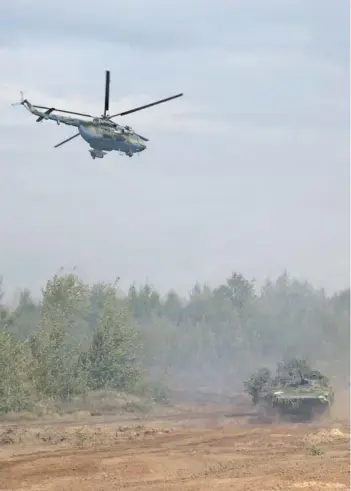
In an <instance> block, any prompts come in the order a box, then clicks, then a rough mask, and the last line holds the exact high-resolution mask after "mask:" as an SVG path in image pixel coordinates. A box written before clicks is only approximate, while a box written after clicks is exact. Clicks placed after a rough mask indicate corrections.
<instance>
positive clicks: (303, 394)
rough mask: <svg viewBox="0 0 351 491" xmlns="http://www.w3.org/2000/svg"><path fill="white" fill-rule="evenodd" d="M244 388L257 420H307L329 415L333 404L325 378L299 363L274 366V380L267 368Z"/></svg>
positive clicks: (327, 381)
mask: <svg viewBox="0 0 351 491" xmlns="http://www.w3.org/2000/svg"><path fill="white" fill-rule="evenodd" d="M245 387H246V391H247V392H248V393H249V394H250V395H251V398H252V402H253V404H254V405H256V406H258V408H259V417H260V419H261V420H262V419H263V420H265V421H267V422H271V421H273V420H275V421H276V420H279V419H281V420H290V421H310V420H313V419H315V418H318V417H320V416H321V415H322V414H329V411H330V408H331V405H332V404H333V402H334V392H333V389H332V387H331V386H330V384H329V380H328V378H327V377H326V376H324V375H322V374H321V373H320V372H319V371H318V370H311V369H310V368H309V367H308V365H307V364H306V363H305V362H304V361H302V362H301V360H290V361H288V362H283V363H280V364H278V369H277V375H276V376H275V377H274V378H272V377H271V374H270V371H269V370H268V369H265V368H264V369H261V370H258V371H257V372H256V373H254V374H253V375H252V376H251V377H250V378H249V380H248V381H247V382H245Z"/></svg>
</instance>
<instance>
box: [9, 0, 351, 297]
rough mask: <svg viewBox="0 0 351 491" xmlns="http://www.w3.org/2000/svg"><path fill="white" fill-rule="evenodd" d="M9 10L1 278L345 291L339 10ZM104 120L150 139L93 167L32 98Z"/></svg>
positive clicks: (216, 6)
mask: <svg viewBox="0 0 351 491" xmlns="http://www.w3.org/2000/svg"><path fill="white" fill-rule="evenodd" d="M99 5H100V3H99V2H95V1H93V0H86V1H85V2H81V1H80V0H60V2H52V1H48V0H35V1H33V0H32V1H31V0H29V1H25V0H22V1H21V0H11V1H5V0H2V1H0V72H1V76H0V188H1V193H0V205H1V209H2V213H1V217H2V219H1V237H0V274H3V276H4V278H5V281H6V284H7V285H8V287H9V288H11V289H12V288H14V287H16V286H25V285H27V286H30V287H32V288H35V289H37V288H39V287H40V286H41V285H42V284H43V282H44V281H45V280H46V279H47V278H48V277H49V276H51V275H52V274H53V273H55V272H56V271H57V270H58V269H59V267H60V266H61V265H62V266H64V267H65V268H67V269H68V270H69V269H71V268H72V267H74V266H76V267H77V268H78V272H79V273H80V274H82V275H83V276H84V277H85V278H86V279H87V280H89V281H95V280H113V279H114V278H115V277H116V276H120V277H121V282H122V285H127V284H129V283H130V282H132V281H134V280H135V281H137V282H138V283H140V282H144V281H145V280H147V279H148V280H149V281H150V282H151V283H152V284H154V285H155V286H156V287H158V288H160V289H162V290H166V289H168V288H170V287H176V288H177V289H179V290H180V291H181V292H182V293H186V292H187V291H188V290H189V289H190V288H191V286H192V285H193V284H194V282H195V281H196V280H199V281H200V282H205V281H206V282H209V283H210V284H215V283H217V282H219V281H221V280H222V279H224V278H225V277H226V276H228V275H229V274H230V273H231V271H233V270H236V271H240V272H242V273H243V274H244V275H247V276H248V277H255V278H256V279H257V280H258V282H262V281H263V280H264V278H265V277H267V276H271V277H276V276H277V275H278V274H279V273H281V272H282V270H283V269H284V268H287V269H288V270H289V271H290V272H291V274H293V275H294V276H297V277H301V278H309V279H310V280H311V281H312V282H314V283H315V284H316V285H317V286H325V287H326V288H327V289H328V290H329V291H330V290H333V289H338V288H342V287H345V286H347V285H348V283H349V255H350V254H349V237H350V235H349V229H350V227H349V215H350V214H349V188H350V178H349V52H348V44H349V12H348V10H349V2H348V1H347V0H338V1H335V0H334V1H332V0H329V1H326V0H308V1H306V0H294V1H292V0H290V1H288V0H265V1H263V0H216V1H213V0H211V1H210V0H208V1H206V0H167V1H164V0H148V1H146V0H128V1H127V0H123V1H119V2H117V1H116V0H104V2H103V3H101V10H100V9H99V7H98V6H99ZM106 69H110V70H111V99H112V100H111V103H110V110H111V112H118V111H122V110H125V109H129V108H130V107H133V106H134V105H139V104H140V103H143V102H144V101H145V102H147V101H152V100H155V99H158V98H163V97H166V96H168V95H172V94H175V93H178V92H184V97H183V98H182V99H178V100H176V101H172V102H169V103H168V104H164V105H163V106H159V107H156V108H151V109H149V110H146V111H141V112H139V113H136V114H133V115H131V116H127V117H125V118H120V119H119V122H120V123H124V124H131V125H132V126H133V127H134V129H135V130H136V131H137V132H140V133H141V134H143V135H145V136H147V137H148V138H150V142H149V146H148V149H147V150H146V151H145V152H144V153H142V154H141V155H140V156H139V157H134V158H132V159H130V158H128V157H124V156H123V157H122V156H119V155H118V153H111V154H109V155H107V156H106V157H105V159H103V160H95V161H93V160H92V159H91V157H90V155H89V152H88V145H87V144H86V143H85V142H84V141H83V140H82V139H76V140H74V141H73V142H71V143H69V144H67V145H65V146H63V147H61V148H59V149H54V148H53V146H54V145H55V144H56V143H58V142H59V141H61V140H63V139H65V138H67V137H69V136H70V135H72V134H73V133H74V129H72V128H69V127H63V126H62V125H61V126H60V127H58V126H57V125H56V124H55V123H52V122H43V123H41V124H37V123H36V122H35V118H34V117H33V116H31V115H30V114H29V113H27V112H26V111H25V109H24V108H22V107H12V108H11V107H10V103H11V102H15V101H17V100H19V97H20V96H19V91H20V90H21V89H23V90H24V91H25V96H26V97H27V98H28V99H29V100H30V101H32V102H34V103H36V104H42V105H49V106H50V105H51V104H55V105H56V107H61V108H63V109H73V110H78V111H79V110H80V111H82V110H83V112H84V111H88V112H93V113H96V114H97V115H99V114H101V112H102V111H103V99H104V93H103V91H104V76H105V73H104V71H105V70H106Z"/></svg>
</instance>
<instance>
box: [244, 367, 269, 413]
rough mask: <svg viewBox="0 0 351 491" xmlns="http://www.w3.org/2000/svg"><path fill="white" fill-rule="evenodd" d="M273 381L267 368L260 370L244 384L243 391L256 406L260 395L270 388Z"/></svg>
mask: <svg viewBox="0 0 351 491" xmlns="http://www.w3.org/2000/svg"><path fill="white" fill-rule="evenodd" d="M272 383H273V380H272V375H271V372H270V370H269V369H268V368H260V369H259V370H257V371H256V372H254V373H253V374H251V375H250V377H249V378H248V380H246V381H245V382H244V387H245V391H246V392H247V393H248V394H249V395H250V396H251V398H252V402H253V404H255V405H256V404H258V402H259V399H260V395H261V394H262V393H264V391H265V390H268V389H269V388H270V387H271V386H272Z"/></svg>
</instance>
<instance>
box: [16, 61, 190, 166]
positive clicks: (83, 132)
mask: <svg viewBox="0 0 351 491" xmlns="http://www.w3.org/2000/svg"><path fill="white" fill-rule="evenodd" d="M182 95H183V93H181V94H176V95H173V96H171V97H167V98H166V99H161V100H159V101H156V102H151V103H150V104H145V105H144V106H139V107H136V108H134V109H129V110H128V111H123V112H121V113H116V114H113V115H112V116H109V115H108V111H109V105H110V71H109V70H106V80H105V107H104V113H103V114H102V115H101V116H100V117H96V116H92V115H91V114H85V113H79V112H74V111H66V110H63V109H57V108H54V107H46V106H37V105H34V104H31V103H30V102H29V101H28V100H27V99H24V98H23V93H21V102H19V103H17V104H20V105H23V106H24V107H25V108H26V109H27V110H28V111H30V112H31V113H32V114H34V115H35V116H38V118H37V119H36V121H37V123H40V122H42V121H43V120H48V119H49V120H51V121H56V123H57V124H58V125H59V124H61V123H62V124H66V125H68V126H75V127H77V128H78V130H79V132H78V133H76V134H75V135H73V136H71V137H70V138H67V139H66V140H63V141H62V142H60V143H58V144H57V145H55V147H54V148H58V147H60V146H61V145H64V144H65V143H68V142H69V141H71V140H73V139H74V138H77V136H81V137H82V138H83V140H85V141H86V142H87V143H89V145H90V147H91V148H90V149H89V152H90V155H91V157H92V158H93V159H95V158H100V159H102V158H103V157H104V156H105V155H106V154H107V152H111V151H112V150H116V151H119V152H120V153H121V154H122V155H123V154H125V155H127V156H128V157H133V155H134V154H135V153H140V152H142V151H143V150H145V149H146V145H145V142H147V141H149V140H148V139H147V138H145V137H144V136H141V135H138V134H137V133H135V131H134V130H133V129H132V128H131V127H130V126H121V125H119V124H117V123H115V122H114V121H112V119H113V118H116V117H117V116H125V115H126V114H131V113H134V112H136V111H141V110H142V109H147V108H148V107H152V106H156V105H157V104H162V103H163V102H167V101H171V100H172V99H176V98H178V97H181V96H182ZM17 104H13V105H17ZM43 110H45V111H43ZM54 112H59V113H65V114H72V115H75V116H82V117H85V118H89V119H90V120H85V119H80V118H73V117H70V116H61V115H56V114H53V113H54Z"/></svg>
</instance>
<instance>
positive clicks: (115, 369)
mask: <svg viewBox="0 0 351 491" xmlns="http://www.w3.org/2000/svg"><path fill="white" fill-rule="evenodd" d="M3 294H4V290H3V285H2V281H0V334H1V335H2V336H3V335H5V334H6V336H7V337H3V338H2V343H3V344H2V345H1V346H0V378H1V377H2V380H8V382H6V384H7V385H6V384H5V382H4V383H3V385H1V387H2V389H1V390H2V394H5V395H1V397H2V401H3V402H1V408H3V409H1V408H0V410H3V411H4V410H10V409H11V408H12V409H11V410H13V409H14V410H17V409H18V408H24V407H27V406H28V404H30V403H31V401H32V400H33V399H35V398H48V397H49V398H53V399H61V400H64V401H66V400H68V399H70V398H72V397H73V396H74V395H79V394H84V393H85V391H87V390H94V391H95V390H98V389H103V390H105V389H107V390H109V389H113V390H118V391H132V390H138V389H137V387H140V386H142V385H143V384H146V383H149V382H146V379H145V378H144V377H143V373H145V372H148V380H151V381H155V380H162V381H167V383H169V380H172V378H173V380H174V379H175V377H178V380H181V381H182V382H181V383H185V384H189V386H190V383H191V382H192V381H193V386H195V387H197V386H198V385H200V384H202V385H205V384H207V385H211V386H212V388H215V387H217V386H218V384H220V385H224V384H225V385H226V386H227V387H233V388H237V389H238V390H240V389H241V387H242V381H243V379H245V378H247V382H246V384H245V388H246V390H247V391H248V392H249V394H250V395H251V397H252V398H253V399H255V400H257V397H258V392H259V390H261V389H260V388H264V389H265V388H267V386H268V384H269V383H275V382H276V381H275V380H274V379H273V381H272V380H271V378H272V375H271V373H270V370H269V369H273V368H274V365H275V363H276V360H280V359H282V357H285V359H284V361H283V362H282V363H281V364H279V366H278V367H277V372H278V375H277V376H278V377H280V378H281V379H283V378H284V377H286V376H288V377H290V375H289V372H293V373H294V374H298V373H299V370H300V371H301V372H302V373H303V375H304V376H305V375H306V373H307V372H309V371H310V368H309V365H310V363H311V364H312V365H315V364H318V366H320V368H321V370H322V372H323V374H324V373H328V374H330V375H340V374H341V375H345V376H346V375H347V374H348V372H349V359H350V358H349V357H350V349H349V346H350V329H349V311H350V291H349V289H348V290H345V291H343V292H338V293H336V294H335V295H333V296H331V297H328V296H327V295H326V294H325V292H324V291H323V290H317V289H315V288H313V287H312V286H311V285H310V284H309V283H307V282H300V281H297V280H295V279H292V278H290V276H289V275H288V274H287V273H286V272H284V273H283V274H282V275H281V276H280V277H278V278H277V280H276V281H271V280H269V281H267V282H266V283H265V284H264V286H263V287H262V288H260V289H259V288H257V287H256V285H255V283H254V281H251V280H247V279H246V278H244V276H243V275H242V274H240V273H238V272H234V273H233V274H231V275H230V276H229V277H228V278H227V279H226V280H225V281H224V282H222V284H220V285H217V286H216V287H215V288H212V287H210V286H209V285H200V284H198V283H196V284H195V285H194V287H193V289H192V290H191V292H190V294H189V295H188V297H187V298H182V297H181V296H180V295H179V294H177V292H175V291H174V290H171V291H170V292H168V293H167V294H166V295H165V296H164V297H162V296H161V294H160V293H158V292H157V291H156V290H155V289H154V288H153V287H152V286H151V285H149V284H146V285H141V286H140V287H137V286H135V285H132V286H131V287H130V288H129V291H128V293H127V295H126V296H123V295H122V294H118V289H117V285H116V284H113V285H106V284H104V283H97V284H94V285H87V284H86V283H84V282H83V281H82V280H81V279H80V278H78V277H77V276H76V275H75V274H73V273H70V274H64V273H63V272H62V271H60V273H59V274H57V275H55V276H54V277H53V278H52V279H51V280H50V281H48V282H47V284H46V287H45V289H44V290H43V292H42V298H41V299H40V300H39V301H36V300H34V299H33V297H32V295H31V293H30V291H29V290H23V291H21V292H20V293H19V296H18V301H17V305H16V306H15V307H14V308H10V307H9V306H8V305H5V302H4V298H3ZM6 343H7V344H6ZM8 343H9V344H8ZM141 344H142V345H143V349H141ZM6 350H7V351H6ZM11 360H16V367H17V368H15V365H14V364H13V365H11V363H10V362H11ZM292 360H294V361H293V362H292ZM307 360H308V362H307ZM289 363H290V364H289ZM260 366H267V367H269V368H267V369H264V370H260V371H258V372H256V373H254V374H253V376H252V377H249V374H250V373H251V372H252V371H254V370H255V369H256V368H258V367H260ZM6 367H12V368H11V369H10V368H9V369H7V368H6ZM312 372H313V371H312ZM312 372H309V373H310V375H311V374H313V373H314V376H315V377H316V378H318V380H319V381H320V382H321V381H323V383H326V384H327V383H328V379H327V378H326V377H325V375H323V374H322V373H321V372H316V371H314V372H313V373H312ZM10 375H11V376H10ZM183 381H184V382H183ZM1 383H2V382H0V384H1ZM16 384H17V385H16ZM156 385H157V384H156ZM6 387H8V389H6ZM11 387H17V388H15V389H11ZM155 387H156V386H155ZM149 389H150V390H149V393H150V391H151V392H152V391H153V393H154V395H153V396H152V398H154V399H157V400H159V401H161V400H164V401H165V400H167V399H168V398H169V393H168V389H167V387H166V386H163V387H162V388H161V386H157V387H156V388H153V386H152V383H151V386H150V387H149ZM28 390H29V392H28ZM6 391H8V392H6ZM14 393H18V398H17V399H16V397H17V396H16V397H14V396H13V395H12V396H11V397H10V395H9V394H14ZM6 394H7V395H6ZM28 394H29V395H28ZM4 401H5V402H4ZM6 401H8V402H6ZM21 401H22V402H21ZM26 405H27V406H26ZM16 408H17V409H16Z"/></svg>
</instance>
